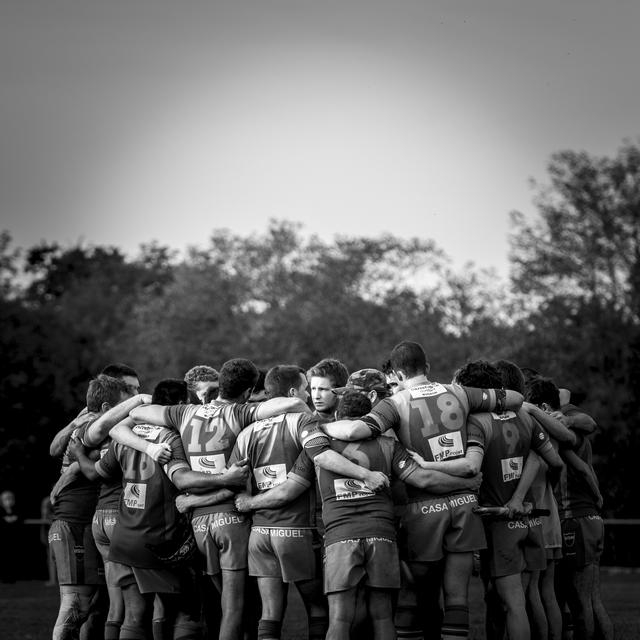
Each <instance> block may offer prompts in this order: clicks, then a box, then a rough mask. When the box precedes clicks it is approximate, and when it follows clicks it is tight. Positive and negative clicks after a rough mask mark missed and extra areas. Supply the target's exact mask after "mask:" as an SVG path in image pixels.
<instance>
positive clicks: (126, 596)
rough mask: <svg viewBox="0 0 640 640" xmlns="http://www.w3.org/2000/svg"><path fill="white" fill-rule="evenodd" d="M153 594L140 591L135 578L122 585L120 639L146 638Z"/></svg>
mask: <svg viewBox="0 0 640 640" xmlns="http://www.w3.org/2000/svg"><path fill="white" fill-rule="evenodd" d="M154 595H155V594H142V593H140V589H139V588H138V584H137V583H136V582H135V580H134V581H133V582H130V583H129V584H127V585H126V586H123V587H122V598H123V600H124V620H123V622H122V627H121V628H120V640H147V639H148V637H149V632H150V631H151V618H152V613H153V599H154Z"/></svg>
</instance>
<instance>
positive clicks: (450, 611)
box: [442, 605, 469, 640]
mask: <svg viewBox="0 0 640 640" xmlns="http://www.w3.org/2000/svg"><path fill="white" fill-rule="evenodd" d="M468 637H469V609H468V607H462V606H455V605H454V606H451V607H445V610H444V619H443V620H442V640H460V638H468Z"/></svg>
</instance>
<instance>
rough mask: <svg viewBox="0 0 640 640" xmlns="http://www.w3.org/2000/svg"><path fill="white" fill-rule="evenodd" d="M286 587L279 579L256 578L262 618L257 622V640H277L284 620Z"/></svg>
mask: <svg viewBox="0 0 640 640" xmlns="http://www.w3.org/2000/svg"><path fill="white" fill-rule="evenodd" d="M287 588H288V587H287V585H286V584H285V583H284V582H283V581H282V579H281V578H272V577H261V576H258V590H259V591H260V600H261V602H262V616H261V617H260V622H258V640H279V639H280V631H281V627H282V619H283V618H284V607H285V602H286V597H285V594H286V589H287Z"/></svg>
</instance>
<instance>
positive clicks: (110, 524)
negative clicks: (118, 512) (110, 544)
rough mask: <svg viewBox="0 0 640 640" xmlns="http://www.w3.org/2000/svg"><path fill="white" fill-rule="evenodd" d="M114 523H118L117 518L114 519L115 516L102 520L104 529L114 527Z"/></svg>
mask: <svg viewBox="0 0 640 640" xmlns="http://www.w3.org/2000/svg"><path fill="white" fill-rule="evenodd" d="M116 522H118V518H116V517H115V516H105V518H104V526H105V527H115V526H116Z"/></svg>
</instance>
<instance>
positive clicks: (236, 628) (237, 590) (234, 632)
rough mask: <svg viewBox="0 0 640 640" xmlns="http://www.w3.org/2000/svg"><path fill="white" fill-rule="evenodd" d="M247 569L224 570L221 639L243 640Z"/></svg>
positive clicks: (221, 600) (221, 599) (221, 602)
mask: <svg viewBox="0 0 640 640" xmlns="http://www.w3.org/2000/svg"><path fill="white" fill-rule="evenodd" d="M246 578H247V572H246V569H239V570H237V571H232V570H229V569H223V570H222V594H221V598H220V604H221V607H222V622H221V623H220V638H221V640H223V639H224V640H226V639H227V638H228V639H229V640H241V638H242V635H243V633H242V617H243V612H244V594H245V585H246Z"/></svg>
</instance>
